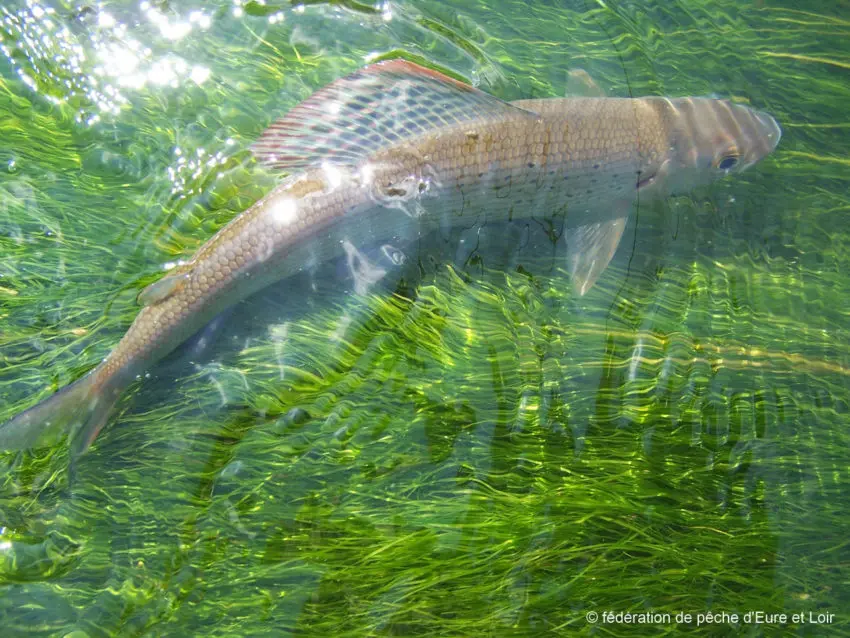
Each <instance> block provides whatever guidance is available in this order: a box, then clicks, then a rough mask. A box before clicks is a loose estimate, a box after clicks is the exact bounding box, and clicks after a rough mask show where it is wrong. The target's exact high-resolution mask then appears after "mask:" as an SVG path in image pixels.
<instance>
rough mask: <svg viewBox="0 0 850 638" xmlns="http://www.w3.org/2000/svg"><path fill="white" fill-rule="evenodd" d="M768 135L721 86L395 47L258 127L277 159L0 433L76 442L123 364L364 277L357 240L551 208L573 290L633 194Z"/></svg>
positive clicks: (604, 259) (690, 179)
mask: <svg viewBox="0 0 850 638" xmlns="http://www.w3.org/2000/svg"><path fill="white" fill-rule="evenodd" d="M572 79H573V80H575V81H578V82H584V83H585V84H587V81H588V78H585V77H582V76H580V75H577V76H576V77H574V78H572ZM780 136H781V132H780V129H779V126H778V125H777V124H776V122H775V121H774V120H773V118H772V117H770V116H769V115H767V114H765V113H761V112H759V111H755V110H752V109H749V108H747V107H744V106H741V105H737V104H732V103H730V102H728V101H725V100H716V99H710V98H661V97H646V98H605V97H569V98H552V99H536V100H520V101H516V102H512V103H508V102H503V101H501V100H499V99H497V98H495V97H493V96H491V95H488V94H486V93H483V92H482V91H479V90H477V89H475V88H473V87H471V86H469V85H466V84H464V83H462V82H459V81H457V80H454V79H452V78H449V77H447V76H445V75H442V74H440V73H437V72H435V71H432V70H430V69H426V68H424V67H421V66H418V65H416V64H413V63H410V62H407V61H404V60H391V61H387V62H381V63H377V64H373V65H370V66H367V67H365V68H363V69H360V70H358V71H356V72H354V73H352V74H351V75H348V76H346V77H344V78H341V79H339V80H337V81H335V82H333V83H332V84H330V85H329V86H327V87H325V88H323V89H321V90H319V91H318V92H316V93H315V94H314V95H313V96H312V97H310V98H309V99H308V100H306V101H305V102H303V103H301V104H299V105H298V106H297V107H295V108H294V109H293V110H292V111H290V112H289V113H288V114H287V115H286V116H285V117H283V118H282V119H281V120H279V121H278V122H276V123H274V124H272V125H271V126H270V127H269V128H268V129H267V130H266V131H265V132H264V133H263V134H262V136H261V137H260V138H259V139H258V140H257V142H256V143H255V144H254V147H253V150H254V153H255V155H256V157H257V159H258V160H259V161H260V162H262V163H263V164H265V165H267V166H269V167H271V168H273V169H277V170H280V171H282V172H286V173H288V177H286V178H285V179H283V180H282V182H281V183H280V184H279V185H278V186H277V187H276V188H275V189H274V190H273V191H271V192H270V193H269V194H268V195H266V196H265V197H264V198H262V199H261V200H259V201H258V202H257V203H256V204H254V205H253V206H251V207H250V208H249V209H248V210H246V211H245V212H243V213H242V214H240V215H239V216H238V217H236V218H235V219H234V220H233V221H231V222H230V223H229V224H228V225H227V226H225V227H224V228H223V229H221V230H220V231H219V232H218V233H217V234H216V235H215V236H213V237H212V238H211V239H210V240H209V241H207V242H206V243H205V244H204V245H203V246H202V247H201V248H200V249H199V250H198V251H197V252H196V253H195V255H194V256H193V257H192V258H191V260H190V261H189V262H188V263H186V264H183V265H181V266H179V267H177V268H175V269H174V270H173V271H171V272H169V273H168V274H166V275H165V276H164V277H163V278H162V279H160V280H159V281H157V282H155V283H153V284H151V285H150V286H149V287H148V288H146V289H145V290H143V291H142V292H141V293H140V294H139V301H140V303H141V304H142V305H143V306H144V307H143V308H142V310H141V311H140V312H139V314H138V315H137V316H136V319H135V321H134V322H133V324H132V325H131V326H130V329H129V330H128V331H127V333H126V334H125V335H124V337H123V338H122V339H121V341H120V342H119V343H118V345H117V346H116V347H115V349H114V350H113V351H112V352H111V353H110V355H109V356H108V357H107V358H106V359H104V361H103V362H102V363H101V364H100V365H98V366H97V367H96V368H95V369H93V370H92V371H91V372H89V373H88V374H87V375H86V376H84V377H82V378H81V379H79V380H77V381H76V382H74V383H72V384H71V385H69V386H67V387H65V388H63V389H61V390H60V391H59V392H57V393H55V394H54V395H52V396H51V397H49V398H47V399H46V400H45V401H43V402H41V403H39V404H37V405H35V406H34V407H32V408H30V409H28V410H26V411H24V412H22V413H20V414H18V415H17V416H15V417H14V418H12V419H11V420H9V421H7V422H6V423H4V424H2V425H0V449H24V448H28V447H32V446H35V445H43V444H46V443H48V442H50V441H52V440H54V439H56V438H58V437H61V436H63V435H66V434H67V435H68V437H69V439H70V440H71V444H72V448H73V451H74V452H75V453H77V454H78V453H81V452H82V451H84V450H85V449H86V448H87V447H88V446H89V445H90V444H91V442H92V441H93V440H94V438H95V437H96V436H97V434H98V432H99V431H100V430H101V429H102V428H103V426H104V425H105V423H106V421H107V419H108V418H109V415H110V413H111V411H112V409H113V407H114V405H115V403H116V401H117V399H118V397H119V396H120V395H121V393H122V391H123V390H124V388H125V387H126V386H127V385H128V384H129V383H130V382H131V381H132V380H133V379H135V378H136V377H137V375H139V374H141V373H142V372H143V371H144V370H146V369H147V368H148V367H150V366H151V365H152V364H153V363H155V362H156V361H159V360H160V359H162V358H163V357H164V356H166V355H167V354H168V353H170V352H172V351H173V350H174V349H175V348H177V347H178V346H179V345H180V344H181V343H183V342H184V341H186V340H187V339H189V338H190V337H191V336H192V335H193V334H195V333H196V332H197V331H198V329H199V328H200V327H202V326H204V325H205V324H207V323H208V322H209V321H210V320H211V319H212V318H213V317H215V316H216V315H217V314H219V313H220V312H222V311H223V310H225V309H227V308H229V307H231V306H233V305H234V304H235V303H237V302H238V301H240V300H242V299H244V298H246V297H247V296H249V295H251V294H252V293H254V292H256V291H258V290H260V289H262V288H264V287H266V286H267V285H269V284H271V283H273V282H275V281H277V280H280V279H283V278H285V277H288V276H290V275H292V274H294V273H296V272H298V271H299V270H301V269H302V268H303V267H305V266H307V265H310V264H315V263H321V262H325V261H327V260H329V259H333V258H334V257H339V256H342V255H345V256H346V257H347V259H348V260H349V261H351V262H352V264H354V262H357V263H359V264H360V266H359V271H358V272H360V275H361V276H362V278H363V281H364V282H367V283H368V280H369V279H370V277H371V278H374V277H377V276H378V273H376V272H366V271H365V270H363V268H364V267H365V265H366V264H365V262H362V260H361V261H358V260H360V256H359V255H358V252H357V250H358V246H363V245H373V244H375V242H384V243H385V244H386V245H387V246H390V247H393V246H399V245H405V244H406V243H409V242H412V241H415V240H416V239H417V238H418V237H420V236H422V235H423V234H425V233H427V232H430V231H432V230H435V229H438V228H445V227H455V226H461V225H470V224H473V223H479V224H481V223H486V221H487V220H490V221H496V222H498V221H505V220H516V219H535V218H537V219H544V218H548V217H551V216H552V215H553V214H556V213H557V214H559V215H562V216H563V219H564V226H565V229H566V233H565V235H566V241H567V246H568V266H569V270H570V273H571V276H572V281H573V287H574V289H575V291H576V292H577V294H579V295H583V294H585V293H586V292H587V291H588V290H589V289H590V288H591V287H592V286H593V284H594V282H595V281H596V280H597V279H598V277H599V276H600V275H601V274H602V272H603V271H604V270H605V268H606V267H607V265H608V263H609V262H610V260H611V258H612V257H613V255H614V253H615V251H616V249H617V246H618V244H619V242H620V238H621V237H622V234H623V231H624V229H625V226H626V221H627V218H628V215H629V213H630V211H631V209H632V207H633V206H634V204H635V203H636V202H637V200H638V199H639V198H640V199H645V198H659V197H665V196H667V195H670V194H673V193H679V192H685V191H687V190H689V189H690V188H692V187H693V186H696V185H698V184H704V183H708V182H711V181H713V180H715V179H718V178H720V177H723V176H725V175H727V174H730V173H737V172H740V171H742V170H744V169H746V168H748V167H749V166H752V165H753V164H755V163H756V162H758V161H759V160H761V159H762V158H763V157H765V156H766V155H768V154H769V153H770V152H771V151H773V149H774V148H775V147H776V145H777V144H778V143H779V139H780ZM353 272H354V271H353Z"/></svg>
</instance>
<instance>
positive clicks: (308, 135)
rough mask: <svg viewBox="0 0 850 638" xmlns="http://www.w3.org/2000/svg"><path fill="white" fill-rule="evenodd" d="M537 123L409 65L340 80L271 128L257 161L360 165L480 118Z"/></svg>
mask: <svg viewBox="0 0 850 638" xmlns="http://www.w3.org/2000/svg"><path fill="white" fill-rule="evenodd" d="M517 115H520V116H525V117H530V118H537V115H536V114H535V113H532V112H531V111H526V110H524V109H521V108H518V107H516V106H512V105H510V104H508V103H507V102H503V101H502V100H500V99H498V98H495V97H493V96H492V95H488V94H487V93H484V92H483V91H479V90H478V89H476V88H474V87H472V86H469V85H468V84H464V83H463V82H460V81H458V80H455V79H452V78H450V77H448V76H447V75H443V74H442V73H438V72H437V71H432V70H431V69H426V68H425V67H422V66H419V65H418V64H414V63H412V62H408V61H406V60H388V61H386V62H378V63H376V64H371V65H369V66H367V67H364V68H362V69H360V70H358V71H355V72H354V73H352V74H351V75H347V76H346V77H344V78H340V79H339V80H336V81H335V82H333V83H331V84H329V85H328V86H326V87H325V88H323V89H320V90H319V91H317V92H316V93H314V94H313V95H312V96H311V97H310V98H308V99H307V100H305V101H304V102H302V103H301V104H299V105H298V106H296V107H295V108H294V109H292V110H291V111H290V112H289V113H287V114H286V115H285V116H284V117H283V118H281V119H280V120H278V121H277V122H275V123H274V124H272V125H271V126H270V127H269V128H267V129H266V130H265V131H264V132H263V134H262V135H261V136H260V137H259V139H257V141H256V142H255V143H254V144H253V146H252V150H253V152H254V155H255V156H256V157H257V159H258V160H259V161H260V162H262V163H263V164H266V165H267V166H270V167H272V168H275V169H278V170H282V171H288V172H292V171H294V170H297V169H304V168H308V167H310V166H315V165H318V164H319V163H320V162H321V161H323V160H325V161H332V162H334V163H338V164H355V163H357V162H358V161H359V160H361V159H363V158H364V157H367V156H369V155H370V154H372V153H374V152H376V151H379V150H381V149H383V148H386V147H388V146H391V145H393V144H396V143H398V142H400V141H402V140H404V139H407V138H410V137H414V136H416V135H420V134H422V133H426V132H428V131H431V130H434V129H436V128H438V127H443V126H451V125H454V124H461V123H463V122H471V121H473V120H476V119H480V118H490V119H492V118H498V117H511V116H513V117H516V116H517Z"/></svg>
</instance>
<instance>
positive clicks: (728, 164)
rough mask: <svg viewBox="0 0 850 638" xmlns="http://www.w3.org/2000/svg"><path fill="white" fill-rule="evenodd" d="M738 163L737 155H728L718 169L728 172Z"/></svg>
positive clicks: (720, 162)
mask: <svg viewBox="0 0 850 638" xmlns="http://www.w3.org/2000/svg"><path fill="white" fill-rule="evenodd" d="M737 163H738V156H737V155H727V156H725V157H724V158H723V159H721V160H720V161H719V162H718V163H717V168H719V169H720V170H721V171H728V170H729V169H731V168H734V167H735V164H737Z"/></svg>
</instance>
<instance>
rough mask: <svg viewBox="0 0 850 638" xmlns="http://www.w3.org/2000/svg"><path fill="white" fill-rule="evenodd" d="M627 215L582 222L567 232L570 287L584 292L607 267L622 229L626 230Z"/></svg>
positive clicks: (621, 235)
mask: <svg viewBox="0 0 850 638" xmlns="http://www.w3.org/2000/svg"><path fill="white" fill-rule="evenodd" d="M627 221H628V217H627V216H623V217H618V218H616V219H613V220H610V221H605V222H595V223H593V224H585V225H584V226H579V227H577V228H573V229H571V230H570V231H568V234H567V249H568V251H569V254H568V257H567V259H568V264H569V270H570V275H571V276H572V280H573V289H574V290H575V291H576V292H577V293H578V294H579V295H584V294H585V293H586V292H587V291H588V290H590V289H591V288H592V287H593V284H595V283H596V280H597V279H599V276H600V275H601V274H602V273H603V272H604V271H605V269H606V268H607V267H608V264H609V263H610V262H611V259H612V258H613V257H614V253H616V252H617V246H619V245H620V239H622V237H623V231H624V230H625V229H626V222H627Z"/></svg>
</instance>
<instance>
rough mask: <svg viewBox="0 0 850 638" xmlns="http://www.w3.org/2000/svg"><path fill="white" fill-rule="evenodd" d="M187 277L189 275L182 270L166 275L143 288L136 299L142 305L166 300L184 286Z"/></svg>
mask: <svg viewBox="0 0 850 638" xmlns="http://www.w3.org/2000/svg"><path fill="white" fill-rule="evenodd" d="M187 277H188V275H187V274H186V273H182V272H181V273H174V274H173V275H166V276H165V277H163V278H162V279H159V280H157V281H155V282H153V283H152V284H151V285H150V286H148V287H146V288H145V289H143V290H142V291H141V292H140V293H139V296H138V297H136V301H137V302H138V304H139V305H141V306H151V305H153V304H155V303H159V302H160V301H164V300H165V299H168V298H169V297H170V296H171V295H173V294H174V293H175V292H177V291H178V290H180V289H181V288H182V287H183V285H184V284H185V283H186V278H187Z"/></svg>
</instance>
